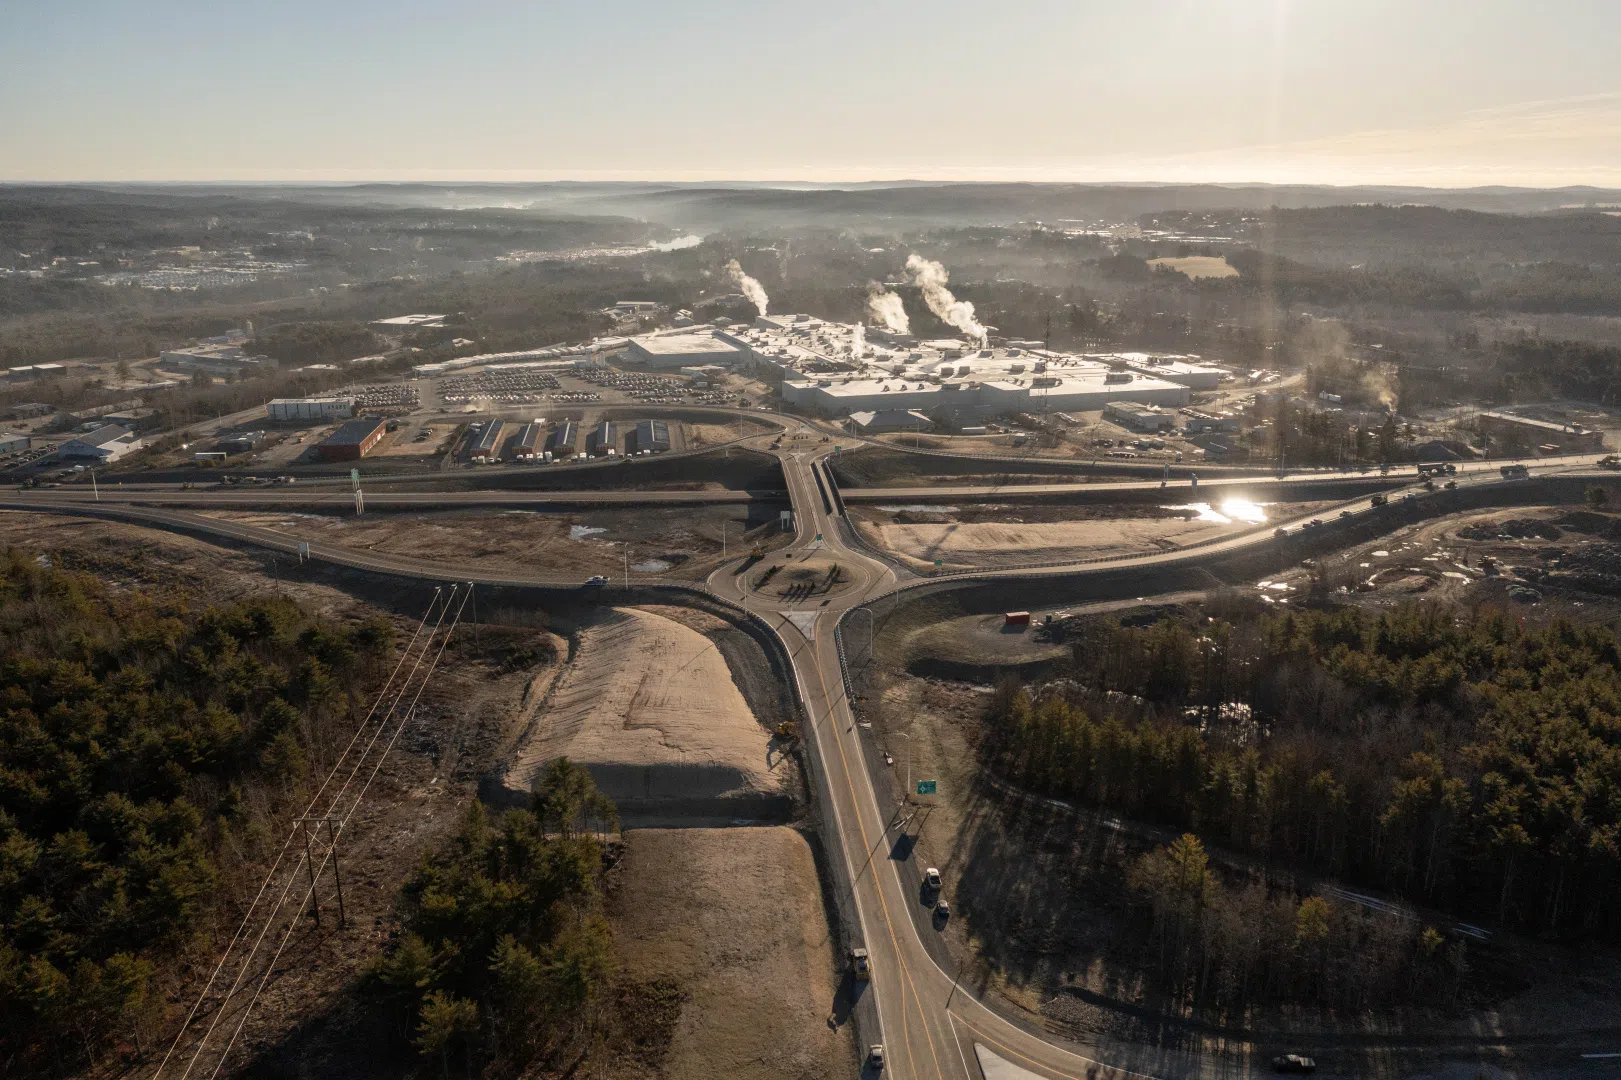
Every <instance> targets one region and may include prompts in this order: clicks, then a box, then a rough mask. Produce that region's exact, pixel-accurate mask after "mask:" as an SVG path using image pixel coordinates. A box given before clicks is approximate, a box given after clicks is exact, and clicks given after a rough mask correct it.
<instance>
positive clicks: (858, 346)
mask: <svg viewBox="0 0 1621 1080" xmlns="http://www.w3.org/2000/svg"><path fill="white" fill-rule="evenodd" d="M866 351H867V327H866V324H865V323H856V325H855V330H854V331H852V332H851V334H850V355H851V356H853V357H854V358H855V359H857V360H860V359H861V354H862V353H864V352H866Z"/></svg>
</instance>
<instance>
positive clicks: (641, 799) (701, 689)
mask: <svg viewBox="0 0 1621 1080" xmlns="http://www.w3.org/2000/svg"><path fill="white" fill-rule="evenodd" d="M715 621H716V622H718V621H719V620H715ZM559 757H567V758H568V759H569V760H571V761H574V762H577V763H579V764H582V765H585V766H586V767H587V768H589V769H590V770H591V774H592V775H593V776H594V777H595V778H596V781H597V786H598V787H600V788H601V789H602V791H603V792H604V793H605V794H606V795H608V797H609V798H611V799H613V800H614V801H615V802H616V803H617V804H618V805H619V808H620V813H621V814H622V815H623V816H625V817H626V818H627V819H632V818H634V819H645V818H651V819H654V820H656V819H659V818H674V817H683V818H686V817H692V816H698V817H703V818H719V819H721V820H725V819H726V818H728V817H752V816H758V815H761V814H762V813H767V814H769V813H776V814H781V813H783V812H784V809H785V808H784V807H783V806H782V805H781V804H783V803H786V802H787V796H786V795H785V794H784V788H785V786H786V785H785V782H784V775H785V773H786V771H787V765H786V759H785V758H784V756H783V754H782V753H781V751H780V749H779V748H777V747H775V746H774V745H773V743H772V737H771V734H770V733H769V732H768V731H766V729H765V728H764V727H763V726H762V725H761V724H760V722H759V721H758V720H757V719H756V718H755V716H754V713H753V711H752V710H751V709H750V708H749V705H748V702H747V701H746V700H745V699H744V697H743V694H742V692H741V691H740V690H739V689H738V687H737V684H736V683H735V682H734V681H733V679H732V674H731V671H730V669H729V668H728V667H727V664H726V659H725V657H724V656H722V655H721V653H720V650H719V649H717V648H716V646H715V643H714V642H712V641H711V640H710V639H709V638H707V637H705V636H704V634H703V633H701V632H699V630H697V629H694V628H693V627H692V626H690V625H684V623H683V622H678V621H676V620H675V619H673V618H667V617H665V616H664V615H662V614H655V613H653V612H651V611H645V610H641V609H638V608H614V609H613V610H612V611H611V612H610V613H608V615H607V616H606V617H605V618H603V619H602V620H601V621H599V622H596V623H593V624H590V625H587V626H584V627H582V628H581V629H580V631H579V633H578V640H577V643H576V644H575V647H574V649H573V658H572V660H571V661H570V662H569V666H568V668H567V669H566V670H565V671H564V673H563V675H562V677H561V678H560V679H559V680H558V682H557V684H556V686H555V687H554V688H553V689H552V691H551V695H550V698H549V700H548V701H547V702H546V703H545V705H544V706H543V707H542V709H541V710H540V712H539V714H538V715H537V716H536V718H535V721H534V722H533V724H532V725H531V732H530V734H529V736H528V737H527V738H526V739H525V740H524V742H523V744H522V745H521V746H520V747H519V748H518V750H517V753H516V754H515V756H514V758H513V761H512V765H511V767H510V768H509V769H508V770H507V773H506V776H505V778H504V783H505V785H506V787H507V788H508V790H510V791H512V792H514V793H515V794H519V795H521V794H522V793H526V792H528V791H529V790H531V789H532V787H533V785H534V782H535V778H536V777H537V776H538V775H539V773H540V771H541V769H542V768H543V767H544V766H545V764H546V763H547V762H549V761H551V760H553V759H555V758H559Z"/></svg>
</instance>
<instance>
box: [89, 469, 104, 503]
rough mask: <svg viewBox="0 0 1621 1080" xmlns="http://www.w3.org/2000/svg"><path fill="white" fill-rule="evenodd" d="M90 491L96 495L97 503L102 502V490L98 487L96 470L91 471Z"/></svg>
mask: <svg viewBox="0 0 1621 1080" xmlns="http://www.w3.org/2000/svg"><path fill="white" fill-rule="evenodd" d="M90 490H91V491H93V492H94V493H95V495H96V501H97V502H100V501H101V488H99V487H97V486H96V470H94V469H91V470H90Z"/></svg>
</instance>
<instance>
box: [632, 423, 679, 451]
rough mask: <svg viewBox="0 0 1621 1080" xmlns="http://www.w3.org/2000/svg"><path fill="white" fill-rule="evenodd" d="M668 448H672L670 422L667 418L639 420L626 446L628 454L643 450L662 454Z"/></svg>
mask: <svg viewBox="0 0 1621 1080" xmlns="http://www.w3.org/2000/svg"><path fill="white" fill-rule="evenodd" d="M668 449H670V424H669V421H667V420H642V421H640V422H638V423H637V425H636V427H635V430H633V431H632V432H631V434H630V440H629V442H628V443H627V444H626V446H625V452H626V453H627V454H639V453H641V452H642V451H643V450H649V451H651V452H653V453H655V454H662V453H664V452H665V451H666V450H668Z"/></svg>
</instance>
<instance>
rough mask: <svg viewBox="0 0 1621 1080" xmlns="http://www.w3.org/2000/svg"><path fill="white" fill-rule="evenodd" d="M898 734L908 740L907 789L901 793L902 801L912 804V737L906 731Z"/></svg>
mask: <svg viewBox="0 0 1621 1080" xmlns="http://www.w3.org/2000/svg"><path fill="white" fill-rule="evenodd" d="M898 734H899V735H900V737H901V738H903V739H905V740H906V788H905V789H904V790H903V791H902V792H901V801H902V802H905V803H910V802H911V801H912V736H911V734H910V733H908V732H905V731H902V732H898Z"/></svg>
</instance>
